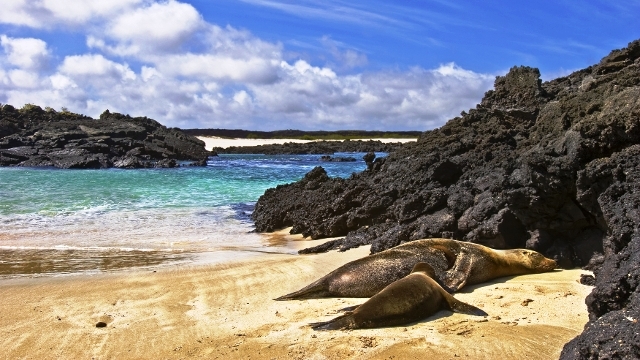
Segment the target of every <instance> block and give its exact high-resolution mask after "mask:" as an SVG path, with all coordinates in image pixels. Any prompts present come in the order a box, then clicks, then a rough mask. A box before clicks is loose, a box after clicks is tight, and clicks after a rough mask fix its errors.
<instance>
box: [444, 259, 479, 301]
mask: <svg viewBox="0 0 640 360" xmlns="http://www.w3.org/2000/svg"><path fill="white" fill-rule="evenodd" d="M472 265H473V257H472V256H470V255H469V254H468V253H467V252H466V251H464V250H463V251H460V253H459V254H458V258H457V259H456V263H455V265H453V268H452V269H450V270H448V271H447V272H446V273H445V279H444V281H443V282H444V285H445V286H446V288H445V290H447V291H448V292H450V293H451V292H455V291H458V290H460V289H461V288H462V287H463V286H464V285H465V284H466V283H467V279H468V278H469V275H470V274H471V266H472Z"/></svg>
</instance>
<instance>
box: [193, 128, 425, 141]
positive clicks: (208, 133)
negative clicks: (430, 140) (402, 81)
mask: <svg viewBox="0 0 640 360" xmlns="http://www.w3.org/2000/svg"><path fill="white" fill-rule="evenodd" d="M181 131H182V132H184V133H185V134H189V135H191V136H196V137H218V138H225V139H247V140H258V139H271V140H275V139H279V140H282V139H287V140H291V139H294V140H307V141H311V140H346V139H349V140H368V139H376V140H378V139H394V140H395V139H413V140H416V139H417V138H418V137H419V136H420V134H422V131H368V130H337V131H302V130H276V131H252V130H240V129H236V130H232V129H181Z"/></svg>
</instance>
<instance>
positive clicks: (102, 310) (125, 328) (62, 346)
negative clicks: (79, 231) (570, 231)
mask: <svg viewBox="0 0 640 360" xmlns="http://www.w3.org/2000/svg"><path fill="white" fill-rule="evenodd" d="M266 236H267V238H269V237H271V238H272V241H273V243H274V244H275V243H280V244H285V243H286V245H287V246H291V248H292V249H298V248H303V247H306V246H309V244H313V245H316V244H318V241H313V242H311V240H303V239H302V238H301V236H299V235H289V234H288V233H287V232H286V231H280V232H276V233H272V234H266ZM368 253H369V249H368V247H360V248H358V249H352V250H349V251H346V252H343V253H340V252H335V251H334V252H329V253H324V254H317V255H290V254H289V255H288V254H263V255H260V256H259V257H251V258H248V259H238V260H234V261H230V262H227V263H219V264H211V265H189V266H180V267H173V268H163V269H156V270H151V269H149V270H132V271H127V272H114V273H104V274H97V275H78V276H68V277H53V278H50V277H48V278H33V279H31V278H19V279H6V280H0V296H2V299H3V306H2V312H1V313H0V335H2V340H0V344H2V346H3V349H5V351H4V353H5V357H7V358H24V357H34V358H36V357H37V358H71V357H84V358H86V357H88V356H92V357H95V358H184V357H194V358H200V357H206V358H231V359H236V358H237V359H240V358H249V357H254V358H318V359H320V358H328V359H338V358H341V359H342V358H359V359H375V358H388V357H390V356H396V358H424V357H425V356H427V357H428V356H429V355H431V356H433V357H436V358H454V357H461V358H465V357H467V358H473V359H482V358H487V359H488V358H496V357H497V356H500V357H502V358H525V357H526V358H529V359H548V358H553V357H555V358H557V357H558V355H559V354H560V352H561V350H562V347H563V346H564V344H565V343H566V342H568V341H569V340H571V339H572V338H573V337H575V336H577V335H578V334H579V333H581V332H582V329H583V326H584V324H586V322H587V320H588V316H587V310H586V306H585V304H584V298H585V297H586V295H587V294H588V293H589V292H590V291H591V287H588V286H585V285H581V284H579V282H578V279H579V277H580V274H581V273H586V272H585V271H583V270H579V269H574V270H562V271H554V272H550V273H543V274H536V275H525V276H517V277H510V278H501V279H498V280H496V281H492V282H489V283H485V284H482V285H478V286H473V287H469V288H465V289H463V291H461V292H459V293H456V294H455V297H456V298H458V299H460V300H462V301H466V302H469V303H471V304H474V305H476V306H478V307H480V308H482V309H483V310H485V311H486V312H487V313H489V316H488V317H487V318H482V317H473V316H468V315H462V314H453V313H451V312H448V311H441V312H438V313H437V314H435V315H434V316H432V317H430V318H428V319H426V320H424V321H422V322H419V323H417V324H413V325H410V326H405V327H396V328H383V329H367V330H353V331H329V332H315V331H313V330H311V329H310V328H309V327H308V326H307V324H308V323H310V322H315V321H323V320H327V319H330V318H332V317H334V316H336V312H335V311H336V310H337V309H340V308H343V307H345V306H349V305H355V304H360V303H362V302H363V301H365V299H349V298H343V299H312V300H305V301H285V302H279V301H273V300H272V299H273V298H275V297H277V296H280V295H283V294H285V293H288V292H291V291H294V290H297V289H299V288H301V287H302V286H304V285H306V284H308V283H310V282H311V281H314V280H316V279H317V278H319V277H321V276H323V275H325V274H326V273H328V272H329V271H331V270H333V269H335V268H336V267H338V266H340V265H342V264H344V263H346V262H348V261H351V260H354V259H357V258H360V257H363V256H366V255H367V254H368ZM99 321H102V322H105V323H106V324H107V326H106V327H103V328H96V326H95V325H96V323H97V322H99Z"/></svg>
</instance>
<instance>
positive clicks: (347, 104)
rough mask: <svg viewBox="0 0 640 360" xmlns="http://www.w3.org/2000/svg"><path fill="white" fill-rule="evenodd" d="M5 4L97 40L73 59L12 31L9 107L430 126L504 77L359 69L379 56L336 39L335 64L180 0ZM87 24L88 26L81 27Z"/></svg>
mask: <svg viewBox="0 0 640 360" xmlns="http://www.w3.org/2000/svg"><path fill="white" fill-rule="evenodd" d="M3 11H4V12H0V22H4V23H5V24H6V23H11V24H16V25H21V26H31V27H34V28H40V27H47V28H48V29H49V30H47V31H52V30H50V29H55V28H58V27H64V29H65V31H82V33H81V34H83V35H84V36H85V38H86V47H87V49H86V50H85V51H84V52H83V51H80V52H77V53H74V54H61V53H56V52H55V48H52V47H50V46H48V44H47V43H46V42H45V41H43V40H42V39H37V38H27V37H23V38H19V37H9V36H7V35H2V34H0V45H1V46H2V48H1V49H0V50H1V51H0V102H3V103H11V104H13V105H15V106H22V105H23V104H25V103H34V104H38V105H41V106H51V107H53V108H56V109H59V108H61V107H63V106H64V107H67V108H69V109H70V110H71V111H75V112H79V113H84V114H87V115H89V116H93V117H97V116H98V115H99V114H100V113H102V112H103V111H104V110H105V109H109V110H110V111H117V112H122V113H126V114H131V115H139V116H143V115H144V116H149V117H151V118H154V119H156V120H158V121H160V122H162V123H164V124H165V125H167V126H179V127H183V128H191V127H210V128H213V127H220V128H225V127H226V128H245V129H256V130H275V129H283V128H300V129H390V130H403V129H407V130H409V129H411V130H415V129H422V130H427V129H430V128H433V127H436V126H439V125H442V124H443V123H444V121H446V120H447V119H449V118H451V117H453V116H456V115H457V114H458V113H459V112H460V111H461V110H467V109H469V108H470V107H473V106H475V104H476V103H477V102H478V101H479V100H480V99H481V97H482V94H483V93H484V92H485V91H486V90H488V89H489V88H490V87H491V86H492V84H493V81H494V76H493V75H491V76H489V75H486V74H479V73H475V72H473V71H469V70H466V69H462V68H460V67H459V66H457V65H455V64H453V63H450V64H443V65H441V66H439V67H438V68H435V69H424V68H420V67H415V68H410V69H404V70H402V69H395V70H388V71H358V69H360V68H361V67H363V66H365V65H366V64H367V61H368V59H367V56H366V55H365V54H363V53H361V52H359V51H358V50H357V49H353V48H351V47H349V46H348V45H347V44H343V43H339V42H337V41H333V40H332V39H331V38H329V37H325V38H323V39H322V41H323V45H324V47H325V50H328V53H329V55H330V56H331V58H330V60H329V61H326V62H325V63H324V64H316V63H315V62H314V61H313V60H312V59H310V58H305V60H302V59H294V60H290V58H289V57H288V56H285V55H284V54H285V51H286V49H285V48H284V46H283V45H282V44H281V43H274V42H269V41H265V40H263V39H260V38H258V37H256V36H254V35H253V34H251V33H250V32H248V31H246V30H242V29H236V28H233V27H231V26H225V27H221V26H218V25H216V24H211V23H207V22H206V21H205V20H203V18H202V16H201V15H200V14H199V13H198V12H197V10H196V9H195V8H194V7H193V6H191V5H189V4H185V3H181V2H179V1H176V0H168V1H155V0H115V1H109V2H100V1H88V0H74V1H69V2H63V1H55V0H38V1H20V0H7V2H6V3H5V4H3ZM6 11H8V12H9V13H11V15H12V16H8V15H7V13H6ZM9 18H12V19H13V20H11V21H13V22H10V21H9V20H8V19H9ZM43 19H44V20H43ZM38 21H43V22H42V23H40V24H39V25H38V23H37V22H38ZM78 24H86V25H87V26H77V27H72V29H75V30H69V29H70V27H69V26H70V25H78ZM52 49H53V50H52ZM344 70H348V71H349V73H348V74H345V73H344Z"/></svg>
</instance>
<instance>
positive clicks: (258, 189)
mask: <svg viewBox="0 0 640 360" xmlns="http://www.w3.org/2000/svg"><path fill="white" fill-rule="evenodd" d="M363 155H364V154H361V153H337V154H335V156H353V157H355V158H356V159H357V160H358V161H356V162H321V161H320V155H270V156H267V155H220V156H218V157H211V158H209V161H208V164H207V166H206V167H180V168H173V169H139V170H123V169H105V170H60V169H50V168H42V169H41V168H38V169H34V168H0V277H1V278H12V277H24V276H30V277H34V276H59V275H69V274H81V273H99V272H110V271H119V270H123V269H141V268H157V267H164V266H175V265H181V264H184V265H189V264H206V263H218V262H224V261H229V260H232V259H238V258H241V257H251V256H259V255H260V254H262V253H274V252H275V253H291V254H294V253H295V252H294V250H292V249H290V248H288V247H286V246H285V245H283V244H273V243H269V242H267V241H265V239H266V237H265V236H264V235H260V234H257V233H255V232H254V226H253V222H252V221H251V212H252V210H253V207H254V205H255V202H256V201H257V200H258V198H259V197H260V195H262V194H263V193H264V191H265V190H266V189H268V188H271V187H275V186H277V185H279V184H285V183H290V182H293V181H296V180H299V179H301V178H302V177H303V176H304V175H305V174H306V173H307V172H309V171H310V170H311V169H313V168H314V167H315V166H322V167H324V168H325V170H326V171H327V173H328V174H329V176H330V177H349V176H350V175H351V174H352V173H354V172H360V171H363V170H364V169H365V168H366V164H365V163H364V161H363V160H362V156H363ZM377 155H378V156H384V155H386V154H377Z"/></svg>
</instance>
